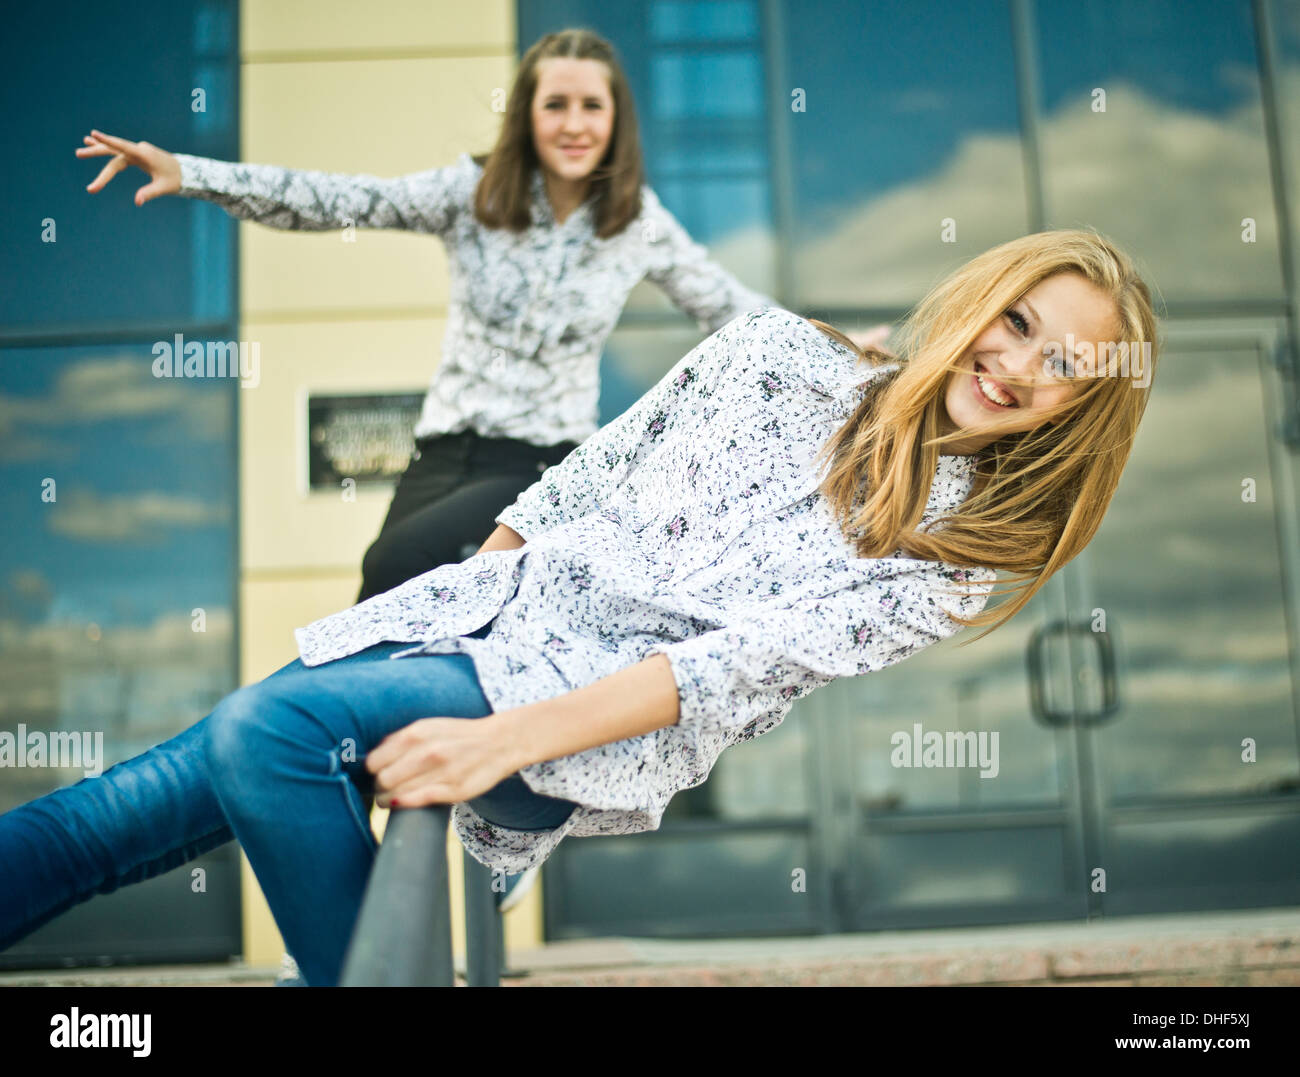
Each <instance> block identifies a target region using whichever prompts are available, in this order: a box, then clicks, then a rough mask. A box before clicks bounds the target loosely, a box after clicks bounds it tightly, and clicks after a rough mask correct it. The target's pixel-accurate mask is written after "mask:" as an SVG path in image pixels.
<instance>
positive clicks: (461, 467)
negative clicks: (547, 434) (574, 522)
mask: <svg viewBox="0 0 1300 1077" xmlns="http://www.w3.org/2000/svg"><path fill="white" fill-rule="evenodd" d="M577 447H578V443H577V442H574V441H562V442H560V443H559V444H556V445H550V446H540V445H534V444H532V443H530V442H527V441H518V440H516V439H514V438H485V437H481V436H479V435H478V434H477V433H475V432H474V431H472V430H470V431H465V432H463V433H459V434H443V435H439V436H436V437H428V438H419V439H417V440H416V443H415V452H414V453H412V455H411V464H410V466H409V467H408V468H407V469H406V471H404V472H403V473H402V476H401V478H400V479H398V480H397V489H396V491H395V492H394V494H393V502H392V504H391V505H390V506H389V507H388V516H387V517H386V518H385V519H384V524H383V527H381V528H380V530H379V537H378V538H376V539H375V541H374V542H373V543H371V545H370V548H369V549H368V550H367V551H366V555H365V558H364V559H363V560H362V562H361V580H362V582H361V593H360V594H359V595H358V597H357V601H358V602H362V601H364V600H365V599H367V598H372V597H373V596H375V595H379V594H383V593H384V592H385V591H391V590H392V589H393V588H394V587H396V586H397V585H398V584H401V583H405V582H406V581H407V580H409V579H413V578H414V577H416V576H419V575H422V574H423V573H425V572H428V571H429V570H430V569H432V568H437V567H438V566H439V565H445V564H449V563H454V562H457V561H464V560H465V559H466V558H467V557H472V556H473V555H474V553H475V552H476V551H477V550H478V548H479V547H480V546H482V545H483V543H485V542H486V541H487V540H488V537H489V536H490V535H491V534H492V532H493V531H495V530H496V529H497V523H496V517H497V516H498V514H500V512H501V510H502V509H505V508H506V507H508V506H509V505H511V504H513V503H514V501H515V499H516V498H517V497H518V496H519V495H520V494H521V493H522V492H523V491H524V490H526V489H527V488H528V487H529V486H531V485H532V484H533V483H534V482H536V481H537V480H538V478H539V477H540V476H541V473H542V471H543V469H544V468H547V467H550V466H552V465H554V464H558V463H559V462H560V461H561V460H563V459H564V458H565V457H566V456H568V455H569V453H571V452H572V451H573V450H574V449H576V448H577Z"/></svg>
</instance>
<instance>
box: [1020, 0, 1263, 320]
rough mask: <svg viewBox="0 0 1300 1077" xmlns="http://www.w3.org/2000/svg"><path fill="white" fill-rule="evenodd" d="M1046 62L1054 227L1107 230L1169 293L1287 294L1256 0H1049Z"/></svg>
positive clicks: (1042, 44)
mask: <svg viewBox="0 0 1300 1077" xmlns="http://www.w3.org/2000/svg"><path fill="white" fill-rule="evenodd" d="M1038 67H1039V70H1040V72H1041V80H1042V95H1043V96H1042V108H1043V118H1042V121H1041V129H1040V135H1041V147H1042V168H1043V185H1044V199H1045V203H1046V206H1045V212H1046V214H1047V218H1048V223H1049V224H1050V225H1053V226H1058V227H1069V226H1072V225H1075V224H1078V223H1087V224H1090V225H1092V226H1094V227H1096V228H1097V229H1099V230H1100V231H1102V232H1103V233H1105V234H1107V235H1109V236H1110V237H1111V238H1112V239H1114V240H1115V241H1116V242H1118V243H1121V244H1123V245H1124V246H1126V247H1127V248H1128V249H1129V250H1131V251H1132V252H1133V253H1134V254H1135V255H1137V256H1138V257H1139V258H1140V259H1141V260H1142V261H1143V263H1144V264H1145V265H1146V267H1147V268H1148V269H1149V271H1150V274H1151V277H1152V278H1153V279H1154V280H1155V281H1157V282H1159V287H1160V291H1161V292H1162V293H1163V294H1164V296H1165V298H1166V299H1170V300H1199V299H1206V300H1216V299H1222V298H1274V297H1280V296H1281V288H1282V284H1281V274H1280V268H1279V255H1278V235H1277V217H1276V214H1275V213H1274V206H1273V193H1272V187H1271V181H1270V175H1269V164H1268V150H1267V145H1266V142H1265V136H1264V122H1263V110H1262V108H1261V104H1260V89H1259V68H1258V60H1257V56H1256V49H1255V39H1254V24H1253V19H1252V13H1251V5H1250V4H1244V3H1238V4H1224V3H1219V2H1217V0H1151V2H1149V3H1143V4H1128V3H1123V2H1120V0H1094V2H1093V3H1089V4H1074V3H1066V2H1064V0H1050V2H1046V3H1042V4H1040V5H1038ZM1102 92H1104V95H1105V97H1104V107H1105V111H1104V112H1103V111H1100V108H1101V106H1102V104H1103V100H1102V97H1101V93H1102ZM1243 222H1247V223H1245V224H1243ZM1250 222H1253V238H1251V231H1250V230H1251V228H1252V224H1251V223H1250Z"/></svg>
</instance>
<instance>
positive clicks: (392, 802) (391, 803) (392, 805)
mask: <svg viewBox="0 0 1300 1077" xmlns="http://www.w3.org/2000/svg"><path fill="white" fill-rule="evenodd" d="M388 806H389V807H390V808H396V807H398V806H399V805H398V803H397V798H396V797H394V798H392V799H391V800H389V802H388Z"/></svg>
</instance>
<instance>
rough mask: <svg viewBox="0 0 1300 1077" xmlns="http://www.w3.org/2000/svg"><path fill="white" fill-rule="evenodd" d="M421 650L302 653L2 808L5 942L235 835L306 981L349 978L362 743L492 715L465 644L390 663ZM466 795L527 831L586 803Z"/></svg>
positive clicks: (362, 821)
mask: <svg viewBox="0 0 1300 1077" xmlns="http://www.w3.org/2000/svg"><path fill="white" fill-rule="evenodd" d="M487 631H488V628H487V627H484V628H482V629H480V630H479V631H478V632H475V633H473V635H475V636H482V635H486V634H487ZM410 646H411V644H409V643H391V642H385V643H379V644H376V645H375V646H373V647H369V648H367V649H366V650H364V651H360V652H358V653H357V654H353V655H348V656H347V657H345V658H340V659H338V660H336V661H333V662H326V663H324V664H323V665H320V666H314V667H310V668H309V667H307V666H304V665H303V664H302V661H301V659H297V658H295V659H294V660H293V661H292V662H290V663H289V664H288V665H286V666H283V667H282V668H281V669H279V670H277V671H276V672H275V673H272V674H271V675H270V676H269V677H267V678H266V679H265V680H262V681H260V682H258V683H256V684H251V685H248V686H246V687H243V688H240V689H237V690H236V691H234V692H231V693H230V694H229V695H228V696H226V697H225V698H224V699H223V700H222V701H221V702H220V703H218V704H217V706H216V707H215V708H214V709H213V711H212V713H211V714H209V715H208V716H207V717H206V718H203V719H202V720H200V721H198V722H196V723H195V724H194V725H192V726H191V727H190V728H189V729H186V730H185V731H184V732H182V733H179V734H177V735H176V736H175V737H172V738H171V739H170V740H167V741H164V742H163V743H162V744H160V745H158V746H157V747H155V748H151V749H150V750H149V751H147V752H144V753H142V754H140V755H138V756H136V757H135V758H134V759H129V760H127V761H126V762H123V763H119V764H117V765H116V766H113V767H110V768H109V769H108V770H106V771H104V772H103V774H101V775H99V776H98V777H92V778H83V779H82V780H81V781H79V782H77V783H76V784H75V785H70V786H67V787H66V788H63V789H56V790H55V791H54V792H51V793H48V794H46V795H45V796H42V797H38V798H37V799H36V800H33V801H31V802H30V803H28V804H23V805H21V806H19V807H17V808H14V809H13V810H11V811H8V812H5V813H4V814H3V815H0V865H3V885H2V886H0V949H4V948H5V947H7V946H9V945H11V944H12V943H14V942H16V941H17V940H18V939H20V938H22V937H23V936H25V935H27V934H29V933H31V932H32V931H34V930H36V928H38V927H40V926H41V925H43V924H45V923H47V922H48V921H50V920H52V919H53V918H54V917H56V916H58V915H59V914H60V913H62V912H64V911H66V910H67V909H69V908H71V907H72V906H74V905H77V904H79V903H80V902H83V901H87V900H89V899H90V898H92V897H93V896H94V895H95V894H107V893H111V892H112V891H114V890H117V889H118V888H120V887H122V886H126V885H129V884H130V883H136V882H141V881H142V880H144V879H150V878H153V877H154V876H155V875H160V874H162V873H163V872H165V871H170V870H171V869H173V868H175V867H178V866H179V865H181V864H184V863H186V862H188V861H190V860H193V859H194V858H195V857H196V856H199V855H201V854H202V853H206V852H208V851H210V850H212V849H215V848H217V847H218V846H220V845H223V844H225V843H226V842H228V841H230V840H231V839H232V838H235V839H238V841H239V843H240V845H242V846H243V848H244V852H245V853H246V854H247V856H248V860H249V863H250V864H251V865H252V868H253V872H254V874H255V875H256V876H257V881H258V883H259V884H260V885H261V888H262V892H263V893H264V894H265V895H266V900H267V903H268V904H269V905H270V907H271V912H272V914H273V915H274V917H275V922H276V924H277V925H278V927H279V929H280V933H281V935H282V936H283V937H284V941H285V945H286V947H287V948H288V950H289V952H290V953H292V954H293V955H294V958H295V959H296V960H297V962H298V967H299V969H300V970H301V971H302V975H303V977H304V978H305V979H306V981H307V983H308V984H310V985H312V986H333V985H336V984H337V983H338V981H339V976H340V975H341V972H342V967H343V959H344V956H345V954H346V952H347V947H348V943H349V941H350V940H351V937H352V930H353V927H354V926H355V924H356V920H357V916H358V914H359V912H360V909H361V901H362V898H363V896H364V894H365V888H366V881H367V879H368V877H369V874H370V868H371V866H372V864H373V863H374V857H375V853H376V851H377V848H378V846H377V843H376V841H375V838H374V835H373V833H372V832H371V830H370V821H369V818H368V815H367V813H366V810H365V803H364V801H363V799H362V796H363V794H371V793H373V791H374V785H373V778H372V776H371V775H370V774H369V772H368V771H366V769H365V753H366V752H367V751H369V750H370V749H371V748H372V747H374V746H376V745H377V744H379V742H380V741H382V740H383V739H384V738H385V737H386V736H388V735H389V734H390V733H393V732H395V731H396V730H398V729H401V728H403V727H404V726H407V725H410V724H411V723H412V722H414V721H416V720H417V719H419V718H428V717H435V716H436V717H449V718H481V717H484V716H485V715H488V714H490V713H491V712H492V708H491V705H490V704H489V703H488V701H487V699H486V698H485V697H484V695H483V692H482V689H481V687H480V686H479V682H478V677H477V675H476V673H475V671H474V664H473V662H472V661H471V660H470V658H469V656H468V655H463V654H446V655H413V656H411V657H408V658H399V659H395V660H389V658H388V655H390V654H391V653H392V652H393V651H395V650H400V649H402V648H405V647H410ZM469 803H470V805H471V806H472V807H473V808H474V809H475V810H476V811H478V812H479V813H480V814H482V815H483V817H484V818H485V819H488V820H489V821H491V822H494V823H497V824H498V825H501V826H506V827H512V828H516V829H520V830H549V829H552V828H554V827H557V826H559V825H560V824H561V823H562V822H564V820H565V819H567V818H568V817H569V815H570V814H571V813H572V811H573V809H574V808H575V807H576V805H575V804H574V803H573V802H572V801H569V800H562V799H559V798H556V797H548V796H544V795H542V794H540V793H535V792H533V791H532V790H531V789H529V788H528V786H527V785H526V784H525V783H524V781H523V779H522V778H521V777H520V776H519V775H518V774H517V773H516V774H513V775H511V776H510V777H508V778H506V779H504V780H503V781H501V782H500V783H498V784H497V785H496V786H494V787H493V788H492V789H490V790H488V791H487V792H486V793H484V794H483V795H482V796H479V797H476V798H474V799H472V800H470V801H469Z"/></svg>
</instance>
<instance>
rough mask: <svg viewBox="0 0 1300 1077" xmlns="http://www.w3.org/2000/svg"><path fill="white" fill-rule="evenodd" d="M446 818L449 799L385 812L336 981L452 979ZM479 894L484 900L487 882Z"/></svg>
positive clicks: (433, 982) (389, 983) (383, 983)
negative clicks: (371, 864)
mask: <svg viewBox="0 0 1300 1077" xmlns="http://www.w3.org/2000/svg"><path fill="white" fill-rule="evenodd" d="M450 821H451V805H449V804H432V805H429V806H428V807H423V808H400V809H396V808H395V809H393V811H392V812H390V814H389V817H388V824H387V827H386V828H385V830H384V838H383V841H382V842H381V843H380V846H379V852H378V854H377V855H376V857H375V864H374V867H373V869H372V870H371V873H370V880H369V882H368V883H367V885H366V896H365V899H364V900H363V901H362V904H361V913H360V915H359V916H358V917H357V925H356V928H355V929H354V930H353V933H352V941H351V943H350V944H349V946H348V953H347V957H346V958H345V959H344V963H343V975H342V976H341V978H340V980H339V985H340V986H341V987H451V986H453V985H454V984H455V970H454V968H453V965H452V950H451V903H450V886H449V880H448V871H447V828H448V826H449V825H450ZM484 870H487V869H484ZM487 900H488V901H489V902H491V900H492V894H491V892H490V890H489V892H488V894H487ZM470 904H471V902H469V901H468V900H467V902H466V905H467V907H468V906H469V905H470ZM492 911H493V913H494V914H495V911H496V910H495V908H493V910H492ZM471 982H472V981H471Z"/></svg>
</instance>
